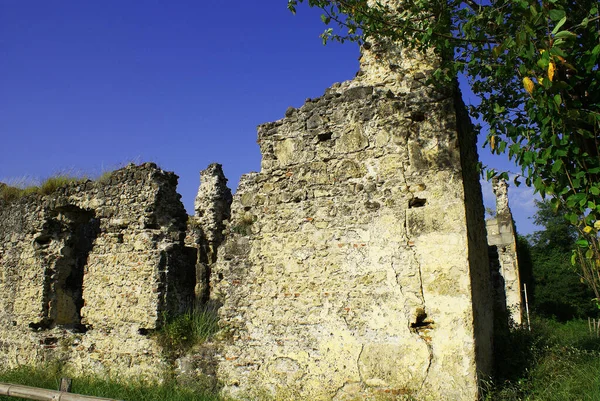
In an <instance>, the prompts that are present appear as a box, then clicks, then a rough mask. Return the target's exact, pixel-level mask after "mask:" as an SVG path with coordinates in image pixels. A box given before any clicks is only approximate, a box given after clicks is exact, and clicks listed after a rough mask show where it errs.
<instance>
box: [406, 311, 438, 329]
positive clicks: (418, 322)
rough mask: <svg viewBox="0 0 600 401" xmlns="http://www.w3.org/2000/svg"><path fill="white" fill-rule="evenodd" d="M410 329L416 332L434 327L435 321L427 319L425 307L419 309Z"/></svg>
mask: <svg viewBox="0 0 600 401" xmlns="http://www.w3.org/2000/svg"><path fill="white" fill-rule="evenodd" d="M410 329H411V330H412V331H414V332H419V331H421V330H430V329H433V321H431V320H430V319H427V313H425V310H424V309H422V308H419V309H417V311H416V313H415V321H414V322H412V323H411V324H410Z"/></svg>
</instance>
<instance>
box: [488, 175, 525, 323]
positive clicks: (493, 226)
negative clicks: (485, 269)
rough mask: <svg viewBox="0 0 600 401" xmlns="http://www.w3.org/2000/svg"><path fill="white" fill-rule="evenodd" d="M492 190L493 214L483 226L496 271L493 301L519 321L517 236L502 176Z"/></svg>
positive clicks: (512, 318)
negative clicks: (493, 200)
mask: <svg viewBox="0 0 600 401" xmlns="http://www.w3.org/2000/svg"><path fill="white" fill-rule="evenodd" d="M493 190H494V194H495V195H496V216H495V218H493V219H488V220H487V221H486V228H487V235H488V244H489V246H490V263H491V265H492V270H493V273H494V275H495V280H494V286H495V292H496V303H497V304H498V306H499V308H500V309H505V310H506V312H507V313H508V315H509V318H510V319H511V320H512V322H514V323H515V324H518V325H520V324H521V323H522V321H523V301H522V297H521V279H520V274H519V261H518V258H517V237H516V232H515V225H514V221H513V217H512V213H511V211H510V207H509V205H508V184H507V183H506V181H504V180H495V181H494V182H493Z"/></svg>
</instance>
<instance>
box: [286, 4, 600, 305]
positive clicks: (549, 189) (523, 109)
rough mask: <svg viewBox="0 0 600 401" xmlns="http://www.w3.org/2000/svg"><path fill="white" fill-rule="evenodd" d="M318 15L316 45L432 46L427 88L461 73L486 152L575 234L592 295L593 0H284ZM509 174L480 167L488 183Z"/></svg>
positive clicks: (597, 120)
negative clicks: (321, 27)
mask: <svg viewBox="0 0 600 401" xmlns="http://www.w3.org/2000/svg"><path fill="white" fill-rule="evenodd" d="M303 2H306V3H308V5H309V6H311V7H319V8H321V9H322V10H323V15H322V20H323V22H324V23H325V24H327V25H328V27H327V28H326V30H325V32H324V33H323V35H322V38H323V41H324V42H327V41H329V40H337V41H341V42H344V41H346V40H351V41H357V42H359V43H361V44H367V43H370V42H377V41H395V42H397V43H398V44H399V45H401V46H403V47H405V48H408V49H416V50H420V51H426V50H433V51H434V52H436V53H437V54H438V55H439V58H440V60H441V66H440V68H439V69H437V70H436V71H435V72H433V74H432V78H431V79H432V82H433V83H434V84H435V83H436V82H439V81H451V80H454V79H455V77H456V74H457V73H461V74H464V76H465V77H466V79H467V81H468V83H469V85H470V87H471V89H472V91H473V93H474V94H475V95H476V96H477V97H478V99H479V103H478V104H476V105H473V106H471V107H470V110H469V111H470V114H471V116H472V117H474V118H476V119H479V120H480V121H482V122H483V125H484V126H485V128H486V130H487V140H486V142H485V146H487V147H488V148H489V149H490V150H491V152H492V153H496V154H507V156H508V157H509V158H510V159H511V160H513V161H514V162H515V163H516V164H517V165H518V166H519V167H520V170H521V171H520V174H519V175H517V177H516V178H515V184H516V185H519V184H520V183H521V182H522V181H524V182H525V183H526V184H527V185H528V186H532V187H534V188H535V190H536V191H537V192H539V193H540V194H541V195H542V197H545V196H549V197H550V199H551V202H552V203H551V204H552V207H553V208H554V209H555V210H558V209H559V208H560V209H561V210H563V211H564V213H565V216H566V218H567V219H568V221H569V222H570V223H571V224H573V226H574V227H575V228H576V230H577V232H578V235H579V237H580V239H579V240H578V241H577V242H576V246H577V249H576V252H575V253H574V258H573V262H574V263H575V262H578V263H579V265H580V266H582V267H583V268H584V279H585V280H586V282H587V283H588V284H589V285H590V286H591V287H592V288H594V290H595V291H596V298H600V294H598V288H599V287H600V274H599V273H598V268H599V266H600V249H599V244H598V231H599V230H600V221H599V218H600V153H599V131H600V79H599V78H600V76H599V74H600V68H599V64H598V55H599V54H600V25H599V23H600V15H599V13H598V3H597V0H578V1H574V0H491V1H483V2H482V3H477V2H476V1H474V0H433V1H431V0H288V8H289V9H290V10H291V11H292V12H295V11H296V7H297V6H298V4H299V3H303ZM495 175H501V176H503V177H504V178H508V174H507V172H498V171H495V170H492V169H488V170H487V178H488V179H490V178H492V177H493V176H495Z"/></svg>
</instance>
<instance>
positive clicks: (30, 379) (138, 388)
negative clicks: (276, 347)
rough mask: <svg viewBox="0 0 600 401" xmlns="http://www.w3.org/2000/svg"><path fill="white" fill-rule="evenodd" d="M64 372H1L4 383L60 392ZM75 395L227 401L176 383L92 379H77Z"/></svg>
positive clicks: (129, 400) (2, 400)
mask: <svg viewBox="0 0 600 401" xmlns="http://www.w3.org/2000/svg"><path fill="white" fill-rule="evenodd" d="M61 377H65V375H64V374H63V372H62V369H61V368H60V367H59V366H57V365H55V366H44V367H37V368H32V367H26V366H24V367H21V368H18V369H14V370H10V371H4V372H0V382H5V383H13V384H21V385H25V386H32V387H40V388H46V389H51V390H57V389H58V385H59V382H60V378H61ZM71 392H72V393H75V394H84V395H90V396H95V397H105V398H112V399H116V400H126V401H225V400H224V399H223V398H221V397H219V396H218V395H216V394H211V393H208V392H206V391H205V390H204V389H202V388H190V387H181V386H179V385H177V383H175V382H168V383H165V384H148V383H142V382H139V381H130V382H122V381H116V380H103V379H100V378H95V377H91V376H81V377H74V378H73V387H72V389H71ZM13 400H15V398H13V397H3V396H0V401H13Z"/></svg>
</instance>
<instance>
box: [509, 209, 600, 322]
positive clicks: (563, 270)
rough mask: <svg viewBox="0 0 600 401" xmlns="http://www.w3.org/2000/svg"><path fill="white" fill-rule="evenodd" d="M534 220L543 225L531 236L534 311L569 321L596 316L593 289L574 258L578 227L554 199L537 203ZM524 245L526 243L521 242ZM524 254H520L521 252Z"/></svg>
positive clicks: (530, 250)
mask: <svg viewBox="0 0 600 401" xmlns="http://www.w3.org/2000/svg"><path fill="white" fill-rule="evenodd" d="M536 205H537V208H538V210H537V213H536V214H535V217H534V221H535V223H536V224H537V225H539V226H541V227H543V230H540V231H536V232H535V233H533V234H532V235H530V236H529V237H528V240H529V242H530V244H531V245H530V246H529V255H530V259H531V266H532V273H533V286H532V287H533V294H532V295H533V296H532V297H531V299H530V302H531V305H532V307H533V310H534V311H535V312H537V313H538V314H540V315H543V316H547V317H556V318H557V319H559V320H562V321H564V320H569V319H572V318H575V317H586V316H595V315H596V314H597V312H598V309H597V308H595V307H594V304H593V302H592V299H593V298H594V293H593V291H591V290H590V288H589V287H588V286H587V285H586V284H584V283H583V281H582V280H581V270H580V269H578V268H576V267H574V266H572V264H571V262H570V259H571V254H572V251H573V247H574V246H575V241H576V240H577V230H576V229H575V227H574V226H573V225H571V224H570V223H569V222H568V221H567V220H566V219H565V218H564V217H563V216H562V215H561V214H558V213H556V211H555V210H554V209H553V206H552V205H551V203H550V202H548V201H545V202H536ZM520 245H522V244H520ZM519 256H520V255H519Z"/></svg>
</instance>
